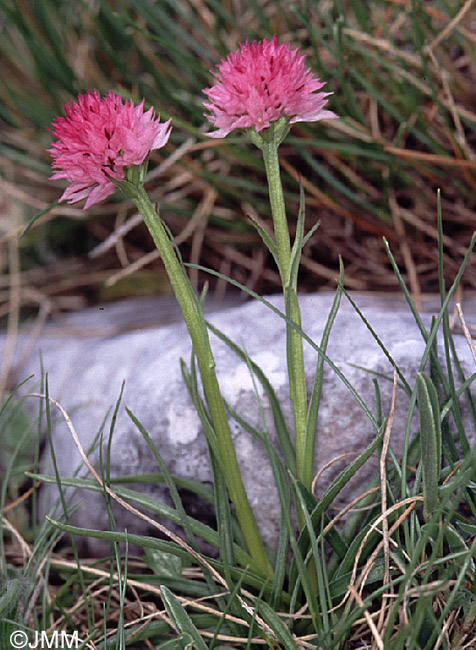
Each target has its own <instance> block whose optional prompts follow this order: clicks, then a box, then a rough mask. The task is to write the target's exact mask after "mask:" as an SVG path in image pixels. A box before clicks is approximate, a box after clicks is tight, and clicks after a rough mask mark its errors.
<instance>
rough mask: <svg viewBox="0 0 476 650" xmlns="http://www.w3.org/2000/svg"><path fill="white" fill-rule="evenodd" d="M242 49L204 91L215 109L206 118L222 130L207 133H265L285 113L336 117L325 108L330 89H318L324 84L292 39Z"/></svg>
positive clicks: (293, 117) (295, 118)
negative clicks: (291, 43) (306, 62)
mask: <svg viewBox="0 0 476 650" xmlns="http://www.w3.org/2000/svg"><path fill="white" fill-rule="evenodd" d="M240 48H241V51H240V50H237V51H236V52H232V53H231V54H229V55H228V57H227V58H226V59H225V60H222V62H221V64H220V65H218V66H217V67H218V72H214V73H213V74H214V76H215V77H216V79H217V81H216V83H215V85H214V86H212V87H211V88H207V89H206V90H204V91H203V92H204V93H205V94H206V95H207V96H208V98H209V100H210V101H208V102H204V103H203V105H204V106H205V108H206V109H208V110H209V111H210V114H207V115H206V117H207V118H208V119H209V120H210V122H211V123H212V124H213V125H214V126H215V127H216V128H217V129H218V130H217V131H213V132H211V133H208V135H210V136H212V137H214V138H223V137H225V136H226V135H228V133H230V131H232V130H233V129H238V128H241V129H243V128H249V127H252V126H254V127H255V129H256V131H261V130H262V129H265V128H268V127H269V126H270V124H271V122H274V121H275V120H278V119H279V118H280V117H283V116H284V117H286V118H287V119H288V120H289V123H290V124H292V123H293V122H315V121H317V120H321V119H323V118H334V117H337V115H335V113H333V112H332V111H327V110H324V106H325V105H326V104H327V99H326V97H327V96H328V95H330V94H331V93H316V92H315V91H316V90H320V89H321V88H322V87H323V86H324V83H322V82H321V81H320V80H319V79H317V78H316V77H314V76H313V74H312V72H311V70H310V69H309V68H306V66H305V62H304V56H302V55H300V54H299V53H298V50H297V49H296V50H292V49H291V47H290V45H289V43H283V44H282V45H280V44H279V42H278V39H277V37H276V35H275V36H273V39H272V40H271V41H268V40H266V39H265V40H263V41H259V42H256V41H253V43H251V44H248V42H246V43H242V44H241V45H240Z"/></svg>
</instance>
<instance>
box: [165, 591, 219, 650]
mask: <svg viewBox="0 0 476 650" xmlns="http://www.w3.org/2000/svg"><path fill="white" fill-rule="evenodd" d="M160 589H161V592H162V600H163V603H164V605H165V609H166V610H167V613H168V615H169V616H170V618H171V619H172V621H173V623H174V625H175V626H176V628H177V629H178V630H179V631H180V632H183V633H185V634H189V635H190V636H191V637H192V640H193V642H194V648H195V649H196V650H207V646H206V644H205V641H204V640H203V639H202V637H201V636H200V634H199V632H198V630H197V628H196V627H195V625H194V624H193V623H192V620H191V618H190V616H189V615H188V614H187V612H186V611H185V609H184V608H183V607H182V605H181V604H180V603H179V601H178V600H177V598H176V597H175V596H174V595H173V593H172V592H171V591H170V589H168V588H167V587H166V586H165V585H161V587H160Z"/></svg>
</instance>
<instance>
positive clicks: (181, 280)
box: [118, 181, 273, 577]
mask: <svg viewBox="0 0 476 650" xmlns="http://www.w3.org/2000/svg"><path fill="white" fill-rule="evenodd" d="M118 185H119V187H120V188H121V189H122V191H123V192H124V193H125V194H127V196H129V197H130V198H131V199H132V201H133V202H134V204H135V205H136V207H137V209H138V210H139V212H140V213H141V215H142V217H143V219H144V221H145V224H146V225H147V227H148V229H149V231H150V234H151V235H152V237H153V239H154V242H155V245H156V246H157V249H158V251H159V253H160V257H161V258H162V262H163V263H164V266H165V269H166V271H167V274H168V276H169V279H170V283H171V285H172V287H173V290H174V292H175V296H176V298H177V300H178V302H179V304H180V307H181V310H182V314H183V317H184V320H185V323H186V325H187V328H188V331H189V333H190V337H191V339H192V345H193V349H194V352H195V355H196V358H197V364H198V367H199V370H200V375H201V378H202V384H203V390H204V393H205V397H206V400H207V404H208V408H209V410H210V415H211V418H212V422H213V426H214V429H215V432H216V438H217V448H218V453H219V455H220V461H221V466H222V467H223V468H224V475H225V480H226V483H227V487H228V491H229V494H230V498H231V500H232V502H233V504H234V506H235V510H236V515H237V518H238V521H239V523H240V527H241V530H242V531H243V535H244V537H245V539H246V543H247V545H248V551H249V553H250V555H251V557H252V558H253V559H254V560H255V562H256V563H257V565H258V566H259V567H260V568H261V569H262V571H263V573H264V575H267V576H270V577H271V576H272V573H273V569H272V566H271V564H270V562H269V559H268V555H267V553H266V549H265V547H264V544H263V540H262V539H261V535H260V533H259V530H258V526H257V524H256V520H255V518H254V515H253V511H252V510H251V507H250V504H249V501H248V497H247V494H246V490H245V488H244V485H243V481H242V478H241V473H240V468H239V466H238V461H237V458H236V453H235V448H234V445H233V440H232V438H231V432H230V427H229V425H228V419H227V417H226V411H225V405H224V402H223V399H222V396H221V393H220V387H219V385H218V380H217V377H216V373H215V360H214V358H213V353H212V350H211V347H210V341H209V338H208V332H207V329H206V326H205V324H204V321H203V317H202V315H201V313H200V310H199V308H198V306H197V304H196V302H195V300H194V297H193V295H192V290H191V288H190V284H189V282H188V280H187V278H186V276H185V273H184V271H183V268H182V266H181V265H180V262H179V260H178V258H177V255H176V253H175V251H174V249H173V246H172V243H171V242H170V239H169V236H168V234H167V232H166V230H165V228H164V226H163V224H162V221H161V220H160V218H159V216H158V214H157V212H156V210H155V208H154V206H153V205H152V203H151V201H150V199H149V196H148V195H147V193H146V191H145V189H144V186H143V185H142V183H141V182H137V183H130V182H127V181H122V182H120V183H118Z"/></svg>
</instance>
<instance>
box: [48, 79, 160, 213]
mask: <svg viewBox="0 0 476 650" xmlns="http://www.w3.org/2000/svg"><path fill="white" fill-rule="evenodd" d="M65 115H66V117H57V118H56V119H55V120H54V121H53V123H52V125H51V129H50V131H51V133H52V134H53V135H54V136H55V137H56V138H58V140H57V141H56V142H53V143H52V145H51V148H50V149H48V151H49V153H50V154H51V156H52V158H53V163H52V166H53V169H54V170H55V171H54V173H53V175H52V176H51V178H53V179H56V178H66V180H67V181H69V183H70V185H69V187H68V188H67V189H66V190H65V192H64V193H63V195H62V196H61V198H60V201H68V203H76V202H77V201H80V200H81V199H86V203H85V205H84V210H87V209H88V208H89V207H90V206H91V205H94V204H95V203H99V201H102V200H103V199H105V198H106V197H108V196H110V195H111V194H112V193H113V192H114V191H115V189H116V186H115V185H114V183H113V182H112V179H114V180H117V181H121V180H124V179H125V170H126V169H127V168H128V167H131V166H132V165H140V164H141V163H143V162H144V160H145V159H146V158H147V157H148V156H149V154H150V152H151V151H152V150H154V149H160V147H163V146H164V145H165V144H166V142H167V141H168V139H169V136H170V130H171V128H170V120H168V121H167V122H163V123H162V124H161V123H160V121H159V120H160V116H158V117H157V118H156V117H155V114H154V112H153V110H152V109H149V110H148V111H146V112H144V100H142V102H141V103H140V104H139V105H137V106H135V105H134V102H133V101H132V100H126V101H125V102H124V103H123V101H122V98H121V97H119V96H118V95H116V94H114V93H113V92H112V91H111V92H110V93H109V94H108V95H106V97H104V98H103V99H101V96H100V94H99V91H97V90H94V91H93V92H90V91H89V90H88V92H87V93H86V94H85V95H79V96H78V101H77V102H75V101H72V102H71V104H69V105H66V104H65Z"/></svg>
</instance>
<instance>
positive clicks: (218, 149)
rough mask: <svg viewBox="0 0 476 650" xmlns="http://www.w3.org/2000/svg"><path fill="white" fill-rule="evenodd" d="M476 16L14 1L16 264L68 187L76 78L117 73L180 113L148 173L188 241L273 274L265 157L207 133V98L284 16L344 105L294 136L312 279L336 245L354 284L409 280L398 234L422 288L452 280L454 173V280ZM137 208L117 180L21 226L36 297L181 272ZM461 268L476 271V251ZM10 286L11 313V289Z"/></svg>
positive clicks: (388, 285) (255, 277)
mask: <svg viewBox="0 0 476 650" xmlns="http://www.w3.org/2000/svg"><path fill="white" fill-rule="evenodd" d="M475 20H476V18H475V12H474V3H473V2H472V0H467V1H466V2H464V3H462V2H459V1H451V2H450V1H448V0H440V1H438V0H434V1H432V2H419V1H417V0H391V1H388V0H379V1H377V2H369V3H361V2H360V1H358V0H347V1H344V0H324V1H320V2H317V1H315V0H312V1H310V2H291V1H290V0H288V1H285V0H277V1H274V0H273V2H264V1H263V0H259V1H258V0H252V1H251V2H249V1H247V2H244V1H242V0H226V1H225V2H218V1H215V0H193V1H191V0H190V1H185V0H161V2H154V1H152V0H117V1H114V2H113V1H111V0H89V1H85V0H79V1H78V2H75V3H74V4H73V3H68V2H61V0H42V1H41V2H40V1H38V2H35V1H33V0H31V1H26V0H20V1H13V0H2V1H1V2H0V34H1V39H0V57H1V61H2V78H1V80H0V120H1V122H0V125H1V131H0V170H1V182H2V190H3V191H2V196H3V199H2V206H1V209H2V214H3V218H2V225H1V229H2V233H1V235H0V236H1V239H0V243H1V246H2V251H3V256H2V258H1V264H2V268H3V271H6V270H7V267H8V255H7V253H6V249H5V245H6V244H7V242H12V241H13V239H14V237H15V236H16V235H17V234H18V232H19V230H21V228H22V227H23V226H24V225H25V224H26V223H27V222H28V220H29V219H30V218H31V217H32V216H33V215H34V214H36V213H38V212H39V211H41V210H44V209H46V208H47V207H48V206H49V205H50V204H52V203H53V202H54V201H55V200H57V199H58V197H59V196H60V194H61V192H62V187H63V185H62V184H61V182H56V183H52V182H51V181H49V180H48V177H49V175H50V160H49V156H48V154H47V153H46V149H47V147H48V145H49V142H50V139H51V136H50V134H49V133H48V131H47V128H48V126H49V124H50V122H51V120H52V119H53V118H54V117H55V116H56V115H57V114H61V113H62V111H63V103H64V102H69V101H70V100H71V99H72V98H74V97H75V96H76V95H77V93H79V92H84V91H85V90H86V89H88V88H98V89H100V91H101V92H107V91H108V90H109V89H111V88H112V89H114V90H115V91H116V92H121V93H122V94H123V95H124V96H126V97H127V96H131V97H133V98H134V99H136V100H137V99H140V98H142V97H145V100H146V103H147V105H149V104H150V105H151V106H154V108H155V109H156V111H158V112H160V114H161V116H162V117H163V118H168V117H170V116H172V117H173V123H174V130H173V134H172V138H171V141H170V143H169V145H168V147H167V150H166V151H161V152H158V153H156V154H155V155H154V157H153V161H152V171H151V176H150V182H149V184H148V188H149V190H150V191H151V193H152V195H153V196H154V197H156V198H157V199H160V202H161V210H162V215H163V217H164V219H166V221H167V223H168V224H169V226H170V227H171V228H172V230H173V232H174V233H175V234H176V235H177V236H178V239H179V241H180V242H181V243H182V252H183V255H184V257H185V258H186V259H188V260H191V261H197V260H199V259H200V260H201V261H202V262H203V263H204V264H206V265H208V266H210V267H212V268H215V269H217V270H221V271H224V272H225V273H228V274H229V275H231V276H232V277H234V278H236V279H238V280H240V281H241V282H243V283H245V284H247V285H248V286H250V287H252V288H255V289H257V290H259V291H260V292H262V293H263V292H264V293H266V292H272V291H275V290H276V289H277V287H278V286H279V283H278V278H277V274H276V270H275V268H274V266H273V262H272V260H271V259H270V258H269V257H268V256H267V255H266V253H265V251H263V247H262V246H261V244H260V242H259V241H258V239H257V236H256V233H255V231H254V229H253V228H252V227H251V226H250V225H249V224H248V223H247V221H246V217H247V215H253V216H255V217H256V216H258V217H259V218H261V219H263V220H266V219H268V217H269V208H268V204H267V196H266V186H265V183H264V182H263V180H264V171H263V165H262V163H261V160H260V157H259V156H257V155H256V152H255V151H253V148H252V147H251V145H249V144H247V143H245V141H244V139H243V138H242V137H241V136H240V135H239V134H238V133H237V134H236V137H234V138H227V139H226V140H224V141H219V142H216V141H213V140H210V139H209V138H207V137H206V136H204V135H203V132H204V130H207V129H208V128H209V124H208V122H206V121H205V119H204V117H203V107H202V105H201V102H202V99H203V98H204V96H203V95H202V89H203V88H205V87H207V86H209V85H211V83H212V76H211V73H210V70H212V69H213V67H214V66H215V65H216V64H217V63H218V62H219V61H220V59H221V58H222V57H224V56H226V55H227V53H228V52H229V51H230V50H234V49H236V48H237V47H238V43H239V42H240V41H243V40H245V39H250V40H252V39H260V38H263V37H268V38H269V37H271V35H272V34H273V33H276V34H278V35H279V38H280V39H281V40H289V41H290V42H291V43H292V44H293V45H294V46H296V47H300V48H301V49H302V51H303V52H304V53H305V54H306V55H307V61H308V64H309V65H310V66H311V67H312V68H313V70H315V71H316V72H317V73H318V75H319V76H320V77H321V78H322V79H323V80H325V81H327V89H328V90H329V91H332V92H333V93H334V94H333V95H332V97H331V98H330V104H329V106H330V108H332V110H334V111H335V112H336V113H338V114H339V116H341V119H340V120H334V121H329V122H327V123H325V124H324V123H319V124H309V125H305V124H299V125H296V126H294V127H293V129H292V132H291V135H290V136H289V137H288V139H287V140H286V142H285V144H284V145H283V146H282V147H281V150H280V156H281V161H282V164H283V167H284V170H285V179H284V180H285V188H286V193H287V199H288V205H289V215H290V218H291V221H293V220H294V219H293V215H296V214H297V201H298V178H299V177H301V179H302V182H303V184H304V187H305V190H306V195H307V222H308V223H307V225H309V226H310V225H312V224H313V223H315V222H316V221H317V220H320V222H321V226H320V228H319V230H318V231H317V233H316V235H315V236H314V237H313V238H312V241H311V242H310V243H309V245H308V246H307V248H306V251H305V255H304V260H303V269H302V273H301V289H302V290H306V291H311V290H316V289H318V288H321V287H334V286H335V278H336V276H337V275H338V257H339V255H341V256H342V258H343V260H344V264H345V268H346V283H347V286H348V287H349V288H351V289H361V290H388V289H396V288H397V283H396V280H395V276H394V274H393V273H392V271H391V268H390V265H389V264H388V260H387V257H386V254H385V251H384V247H383V244H382V236H385V237H386V238H387V239H388V241H389V242H390V244H391V246H392V250H393V251H394V254H395V256H396V259H397V262H398V264H399V266H400V268H401V269H402V273H403V274H404V277H405V278H406V280H407V281H408V282H409V283H410V284H411V287H412V291H413V292H414V293H417V292H418V291H435V290H437V255H436V224H435V214H436V190H437V188H441V190H442V211H443V220H444V230H445V241H444V245H445V248H444V253H445V272H446V273H447V277H448V279H450V278H454V276H455V273H456V270H457V268H458V267H459V264H460V263H461V260H462V257H463V255H464V250H465V247H466V245H467V242H468V241H469V238H470V235H471V232H472V229H473V228H474V224H475V223H476V220H475V182H476V181H475V179H476V176H475V171H476V154H475V148H476V147H475V138H476V136H475V129H476V115H475V111H474V106H475V102H474V88H475V84H476V68H475V48H476V37H475V35H474V34H475V29H474V27H475ZM131 217H133V214H132V212H131V206H130V205H129V204H128V203H127V202H123V201H121V200H120V199H119V198H118V197H114V198H113V199H111V200H110V201H109V202H107V203H102V204H100V205H97V206H94V208H93V209H92V210H89V211H88V212H87V213H84V212H83V211H82V210H81V207H78V206H68V205H66V204H64V205H60V206H56V207H54V208H53V209H51V210H49V211H47V213H46V214H45V215H44V216H43V217H42V218H40V219H39V220H38V221H37V222H36V225H35V227H34V228H32V229H31V230H30V231H29V232H28V233H27V234H26V235H25V236H24V237H23V238H22V239H21V240H20V243H19V246H20V251H19V256H20V269H21V285H22V292H21V298H20V300H21V304H22V306H24V307H30V308H33V310H36V309H37V308H38V306H43V309H47V310H49V311H53V312H54V311H56V310H62V309H68V308H71V307H77V306H79V305H81V304H84V303H85V302H87V301H91V300H93V301H96V300H106V299H109V298H115V297H121V296H124V295H137V294H138V293H157V292H161V291H166V290H167V289H166V287H167V284H166V283H165V282H164V281H163V277H162V273H161V265H160V262H159V261H158V260H157V258H156V257H155V254H152V256H151V255H150V253H151V251H152V249H153V245H152V242H151V240H150V238H149V236H148V235H147V234H146V231H145V228H144V227H143V226H142V225H141V224H138V223H137V221H136V220H133V221H130V219H131ZM104 242H107V244H106V245H104ZM101 245H102V246H101ZM151 258H152V259H151ZM195 280H197V279H196V278H195ZM3 282H4V284H3V286H4V289H5V283H8V279H7V278H5V279H4V281H3ZM463 283H464V285H466V286H468V287H472V288H474V287H475V285H476V273H475V262H474V261H472V262H471V263H470V266H469V267H468V270H467V272H466V274H465V278H464V279H463ZM221 290H222V291H223V287H221ZM0 296H1V297H2V298H3V300H2V304H0V310H1V311H0V315H1V314H5V313H6V311H7V310H8V309H9V306H8V304H7V298H8V292H6V291H5V290H4V291H3V293H2V294H0Z"/></svg>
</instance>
